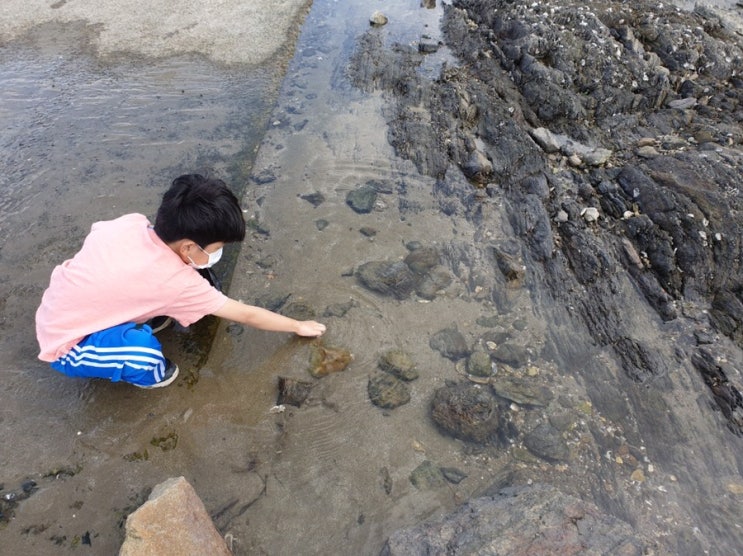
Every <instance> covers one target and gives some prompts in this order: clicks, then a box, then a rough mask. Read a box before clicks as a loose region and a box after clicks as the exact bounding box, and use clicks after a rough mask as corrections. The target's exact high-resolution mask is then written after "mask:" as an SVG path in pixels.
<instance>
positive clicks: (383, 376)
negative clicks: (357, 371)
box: [367, 371, 410, 409]
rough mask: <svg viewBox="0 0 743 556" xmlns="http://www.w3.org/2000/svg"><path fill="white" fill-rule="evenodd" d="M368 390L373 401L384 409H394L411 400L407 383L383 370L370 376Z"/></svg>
mask: <svg viewBox="0 0 743 556" xmlns="http://www.w3.org/2000/svg"><path fill="white" fill-rule="evenodd" d="M367 391H368V393H369V399H370V400H371V402H372V403H373V404H374V405H376V406H377V407H381V408H382V409H394V408H396V407H400V406H401V405H405V404H406V403H408V402H409V401H410V390H409V389H408V387H407V386H406V385H405V383H404V382H403V381H401V380H399V379H398V378H396V377H394V376H392V375H391V374H389V373H385V372H382V371H375V372H374V373H372V374H371V375H370V376H369V383H368V384H367Z"/></svg>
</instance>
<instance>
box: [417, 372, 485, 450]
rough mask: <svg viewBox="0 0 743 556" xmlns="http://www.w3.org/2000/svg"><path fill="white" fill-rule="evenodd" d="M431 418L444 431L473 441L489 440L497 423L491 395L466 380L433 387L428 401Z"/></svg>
mask: <svg viewBox="0 0 743 556" xmlns="http://www.w3.org/2000/svg"><path fill="white" fill-rule="evenodd" d="M431 417H432V419H433V421H434V422H435V423H436V424H437V425H438V426H439V427H440V428H441V429H442V430H443V431H444V432H446V433H448V434H451V435H452V436H453V437H455V438H459V439H461V440H471V441H474V442H488V441H490V440H492V439H493V438H494V436H495V435H496V432H497V430H498V426H499V424H500V416H499V413H498V407H497V403H496V400H495V398H494V397H493V396H492V395H491V394H490V393H489V392H488V391H487V390H485V389H483V388H481V387H479V386H477V385H475V384H471V383H469V382H467V383H462V384H454V385H447V386H442V387H441V388H439V389H438V390H436V391H435V392H434V395H433V399H432V401H431Z"/></svg>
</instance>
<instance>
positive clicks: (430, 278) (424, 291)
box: [415, 268, 452, 300]
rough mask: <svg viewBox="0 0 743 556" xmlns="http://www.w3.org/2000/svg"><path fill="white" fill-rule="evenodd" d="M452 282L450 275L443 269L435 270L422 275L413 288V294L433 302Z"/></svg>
mask: <svg viewBox="0 0 743 556" xmlns="http://www.w3.org/2000/svg"><path fill="white" fill-rule="evenodd" d="M451 282H452V278H451V275H450V274H449V272H448V271H447V270H445V269H443V268H439V269H435V270H433V271H432V272H430V273H429V274H425V275H423V277H422V278H421V280H420V282H419V283H418V285H417V286H416V288H415V293H416V294H418V297H421V298H423V299H430V300H433V299H435V298H436V296H437V295H438V294H439V293H441V292H442V291H443V290H445V289H446V288H448V287H449V285H450V284H451Z"/></svg>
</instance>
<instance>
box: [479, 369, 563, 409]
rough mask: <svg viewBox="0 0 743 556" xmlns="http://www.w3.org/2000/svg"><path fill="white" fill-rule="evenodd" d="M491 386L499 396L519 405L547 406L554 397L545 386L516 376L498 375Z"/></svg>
mask: <svg viewBox="0 0 743 556" xmlns="http://www.w3.org/2000/svg"><path fill="white" fill-rule="evenodd" d="M491 386H492V388H493V391H494V392H495V393H496V394H497V395H498V396H500V397H501V398H505V399H507V400H510V401H512V402H516V403H517V404H521V405H533V406H537V407H547V406H548V405H549V404H550V402H551V401H552V399H553V398H554V395H553V394H552V391H551V390H550V389H549V388H547V387H546V386H541V385H539V384H534V383H533V382H532V381H530V380H525V379H520V378H517V377H509V376H502V377H498V378H496V379H494V380H493V382H492V384H491Z"/></svg>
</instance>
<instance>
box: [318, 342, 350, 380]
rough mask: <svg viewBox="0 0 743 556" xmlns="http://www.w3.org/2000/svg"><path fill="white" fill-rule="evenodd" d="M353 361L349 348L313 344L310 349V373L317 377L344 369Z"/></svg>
mask: <svg viewBox="0 0 743 556" xmlns="http://www.w3.org/2000/svg"><path fill="white" fill-rule="evenodd" d="M351 361H353V355H351V352H349V351H348V350H347V349H343V348H334V347H328V346H324V345H322V344H312V349H311V351H310V369H309V370H310V374H311V375H312V376H314V377H315V378H319V377H323V376H326V375H329V374H330V373H338V372H341V371H344V370H345V369H346V367H348V365H349V363H351Z"/></svg>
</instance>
